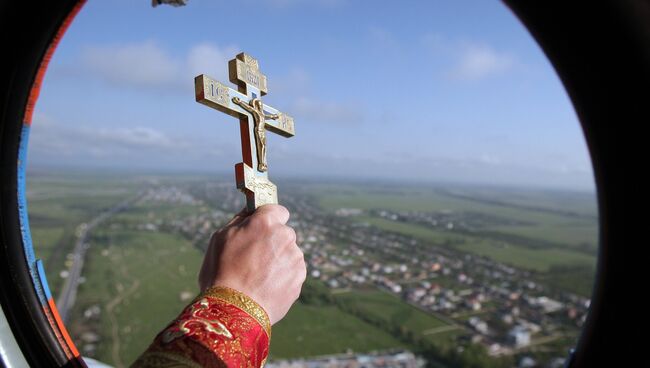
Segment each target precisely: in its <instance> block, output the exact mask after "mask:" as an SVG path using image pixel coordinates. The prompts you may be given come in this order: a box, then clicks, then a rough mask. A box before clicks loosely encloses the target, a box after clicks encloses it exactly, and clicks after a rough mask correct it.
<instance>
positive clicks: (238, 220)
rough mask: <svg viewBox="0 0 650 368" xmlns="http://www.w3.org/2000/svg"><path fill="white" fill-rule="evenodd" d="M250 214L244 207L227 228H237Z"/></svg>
mask: <svg viewBox="0 0 650 368" xmlns="http://www.w3.org/2000/svg"><path fill="white" fill-rule="evenodd" d="M248 215H249V213H248V210H247V209H246V207H244V208H243V209H242V210H241V211H239V212H238V213H237V214H236V215H235V216H233V218H232V219H231V220H230V221H229V222H228V223H227V224H226V226H231V225H232V226H236V225H239V224H240V223H241V222H242V221H244V219H246V217H248Z"/></svg>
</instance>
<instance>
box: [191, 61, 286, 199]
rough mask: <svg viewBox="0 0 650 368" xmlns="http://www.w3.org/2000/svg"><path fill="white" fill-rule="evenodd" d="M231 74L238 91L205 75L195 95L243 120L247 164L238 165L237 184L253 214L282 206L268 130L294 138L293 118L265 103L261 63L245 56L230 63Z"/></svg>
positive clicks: (197, 82) (199, 79) (196, 82)
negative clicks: (271, 177)
mask: <svg viewBox="0 0 650 368" xmlns="http://www.w3.org/2000/svg"><path fill="white" fill-rule="evenodd" d="M228 72H229V73H228V74H229V79H230V81H231V82H232V83H235V84H237V90H234V89H232V88H230V87H228V86H227V85H225V84H223V83H220V82H218V81H216V80H214V79H212V78H210V77H208V76H206V75H205V74H201V75H199V76H197V77H195V78H194V91H195V93H196V101H197V102H200V103H202V104H204V105H206V106H210V107H212V108H215V109H217V110H219V111H221V112H224V113H226V114H228V115H231V116H234V117H236V118H239V130H240V136H241V148H242V156H243V160H244V162H240V163H238V164H236V165H235V181H236V183H237V188H238V189H239V190H241V191H242V192H243V193H244V194H245V195H246V207H247V208H248V211H253V210H255V209H256V208H257V207H259V206H261V205H263V204H269V203H278V192H277V187H276V186H275V184H273V183H271V181H270V180H269V175H268V163H267V162H266V130H269V131H271V132H273V133H277V134H280V135H282V136H284V137H292V136H293V135H294V134H295V131H294V126H293V118H292V117H290V116H289V115H287V114H284V113H282V112H280V111H278V110H276V109H274V108H273V107H271V106H268V105H265V104H264V103H262V100H261V97H262V96H264V95H265V94H266V93H267V92H268V89H267V86H266V76H265V75H264V74H262V73H261V72H260V68H259V63H258V62H257V59H254V58H252V57H251V56H250V55H247V54H245V53H243V52H242V53H240V54H238V55H237V56H236V57H235V58H234V59H232V60H230V62H228Z"/></svg>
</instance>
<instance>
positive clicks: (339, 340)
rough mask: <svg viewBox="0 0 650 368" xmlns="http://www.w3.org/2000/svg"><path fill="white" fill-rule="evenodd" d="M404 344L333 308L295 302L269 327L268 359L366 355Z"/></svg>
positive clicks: (376, 328)
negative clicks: (344, 354) (276, 322)
mask: <svg viewBox="0 0 650 368" xmlns="http://www.w3.org/2000/svg"><path fill="white" fill-rule="evenodd" d="M403 346H404V344H403V343H401V342H400V341H399V340H397V339H395V338H394V337H393V336H391V334H390V333H388V332H386V331H384V330H382V329H380V328H378V327H375V326H373V325H371V324H369V323H367V322H364V321H362V320H361V319H359V318H357V317H355V316H353V315H351V314H348V313H345V312H343V311H341V310H340V309H339V308H337V307H336V306H321V305H319V306H313V305H305V304H302V303H296V304H295V305H294V306H293V307H292V308H291V311H290V312H289V314H287V316H286V317H285V318H284V319H283V320H282V321H281V322H280V323H278V324H277V325H275V326H273V337H272V340H271V359H280V358H298V357H305V356H315V355H325V354H335V353H345V352H347V351H349V350H351V351H356V352H368V351H372V350H382V349H389V348H395V347H403Z"/></svg>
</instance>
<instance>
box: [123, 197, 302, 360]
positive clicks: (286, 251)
mask: <svg viewBox="0 0 650 368" xmlns="http://www.w3.org/2000/svg"><path fill="white" fill-rule="evenodd" d="M288 220H289V211H287V209H286V208H284V207H282V206H280V205H276V204H267V205H263V206H261V207H259V208H258V209H256V210H255V211H254V212H253V213H252V214H249V213H248V212H247V211H246V209H244V210H242V211H241V212H240V213H239V214H238V215H236V216H235V217H234V218H233V219H232V220H231V221H230V222H229V223H228V224H227V225H226V226H224V227H223V228H221V229H220V230H218V231H217V232H215V233H214V234H213V235H212V238H211V239H210V244H209V246H208V249H207V251H206V253H205V257H204V258H203V265H202V267H201V271H200V273H199V287H200V290H201V292H200V293H199V295H198V296H197V297H196V298H195V299H194V300H193V301H192V302H191V303H190V304H189V305H188V306H187V307H185V308H184V309H183V311H182V312H181V313H180V314H179V315H178V317H176V318H175V319H174V320H173V321H171V323H170V324H168V325H167V327H165V329H164V330H162V331H161V332H160V333H159V334H158V336H156V338H155V339H154V341H153V343H152V344H151V346H149V348H148V349H147V350H146V351H145V352H144V353H143V354H142V355H141V356H140V357H139V358H138V360H136V361H135V363H133V365H132V367H135V368H161V367H165V368H172V367H173V368H181V367H196V368H201V367H203V368H205V367H207V368H216V367H219V368H222V367H242V368H243V367H246V368H249V367H255V368H261V367H263V366H264V363H265V361H266V357H267V356H268V352H269V344H270V341H271V325H273V324H275V323H276V322H278V321H279V320H281V319H282V318H283V317H284V316H285V315H286V313H287V312H288V311H289V308H290V307H291V305H292V304H293V303H294V302H295V301H296V300H297V299H298V296H299V295H300V289H301V287H302V283H303V282H304V281H305V277H306V275H307V268H306V266H305V259H304V255H303V253H302V251H301V250H300V248H299V247H298V245H297V244H296V233H295V231H294V230H293V229H292V228H291V227H289V226H288V225H287V221H288Z"/></svg>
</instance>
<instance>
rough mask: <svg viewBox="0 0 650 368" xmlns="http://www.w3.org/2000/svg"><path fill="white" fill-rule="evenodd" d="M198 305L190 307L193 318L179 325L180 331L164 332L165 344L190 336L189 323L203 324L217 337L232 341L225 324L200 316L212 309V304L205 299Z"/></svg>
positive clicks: (194, 304)
mask: <svg viewBox="0 0 650 368" xmlns="http://www.w3.org/2000/svg"><path fill="white" fill-rule="evenodd" d="M196 304H197V303H193V304H192V305H191V306H190V316H192V318H191V319H186V320H184V321H183V322H181V323H179V324H178V331H173V330H172V329H171V328H168V329H167V330H165V332H163V334H162V342H163V343H165V344H168V343H170V342H172V341H173V340H175V339H177V338H179V337H181V336H183V335H187V334H189V333H190V332H191V331H190V329H189V328H188V327H187V325H188V324H189V323H199V324H202V325H203V327H204V328H205V329H206V330H207V331H208V332H212V333H215V334H217V335H221V336H224V337H226V338H228V339H232V333H230V331H228V328H226V326H225V325H224V324H223V323H221V321H219V320H217V319H212V320H210V319H206V318H203V317H201V316H200V315H199V312H201V311H202V310H206V309H208V308H209V307H210V304H209V303H208V300H207V299H205V298H203V299H201V301H200V302H199V303H198V304H199V307H198V308H197V307H196Z"/></svg>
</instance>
